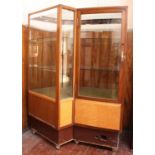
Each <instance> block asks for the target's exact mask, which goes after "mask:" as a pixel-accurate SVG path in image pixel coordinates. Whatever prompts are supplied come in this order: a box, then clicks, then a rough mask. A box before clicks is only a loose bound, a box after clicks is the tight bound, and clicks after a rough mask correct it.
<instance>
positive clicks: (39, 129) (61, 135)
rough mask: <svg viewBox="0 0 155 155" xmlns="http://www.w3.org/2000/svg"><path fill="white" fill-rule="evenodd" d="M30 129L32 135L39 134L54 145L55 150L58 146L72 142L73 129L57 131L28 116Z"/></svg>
mask: <svg viewBox="0 0 155 155" xmlns="http://www.w3.org/2000/svg"><path fill="white" fill-rule="evenodd" d="M29 122H30V128H31V130H32V133H33V134H35V133H36V134H39V135H41V136H42V137H44V138H45V139H47V140H48V141H50V142H51V143H53V144H54V145H55V147H56V148H57V149H60V146H61V145H63V144H66V143H68V142H70V141H72V140H73V127H72V126H71V127H67V128H64V129H60V130H57V129H55V128H52V127H51V126H49V125H47V124H45V123H44V122H41V121H40V120H38V119H36V118H34V117H32V116H29Z"/></svg>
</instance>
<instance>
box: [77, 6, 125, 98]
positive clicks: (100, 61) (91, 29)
mask: <svg viewBox="0 0 155 155" xmlns="http://www.w3.org/2000/svg"><path fill="white" fill-rule="evenodd" d="M123 20H124V15H123V13H122V11H121V10H117V9H114V10H113V9H111V10H108V9H104V8H102V9H101V8H100V9H96V10H95V9H92V10H91V9H88V10H87V9H86V10H85V9H81V10H80V9H79V11H78V21H79V25H78V30H77V53H78V63H77V76H78V79H77V83H78V90H77V92H76V96H77V97H80V98H87V99H89V98H90V99H94V100H112V101H114V100H119V95H120V94H119V90H120V85H121V82H123V81H121V80H120V79H121V70H122V54H124V53H122V51H123V50H122V49H123V47H122V46H123V45H124V36H123V35H124V34H123V33H124V30H123V28H124V21H123Z"/></svg>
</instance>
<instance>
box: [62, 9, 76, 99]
mask: <svg viewBox="0 0 155 155" xmlns="http://www.w3.org/2000/svg"><path fill="white" fill-rule="evenodd" d="M73 33H74V12H73V11H68V10H65V9H62V52H61V67H60V68H61V72H60V74H61V76H60V82H61V83H60V90H61V92H60V95H61V99H64V98H68V97H72V87H73V51H74V48H73V46H74V45H73V37H74V34H73Z"/></svg>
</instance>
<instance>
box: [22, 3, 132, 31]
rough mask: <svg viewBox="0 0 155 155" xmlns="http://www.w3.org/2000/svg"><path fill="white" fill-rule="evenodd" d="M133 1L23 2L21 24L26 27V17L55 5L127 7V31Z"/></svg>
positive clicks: (130, 27) (130, 21)
mask: <svg viewBox="0 0 155 155" xmlns="http://www.w3.org/2000/svg"><path fill="white" fill-rule="evenodd" d="M132 1H133V0H23V18H22V24H23V25H27V15H28V13H30V12H33V11H37V10H40V9H43V8H46V7H50V6H54V5H57V4H64V5H68V6H72V7H76V8H84V7H97V6H100V7H101V6H128V29H132V27H133V24H132V10H133V6H132V4H133V2H132Z"/></svg>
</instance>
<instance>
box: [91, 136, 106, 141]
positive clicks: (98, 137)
mask: <svg viewBox="0 0 155 155" xmlns="http://www.w3.org/2000/svg"><path fill="white" fill-rule="evenodd" d="M94 138H95V139H98V140H100V141H104V142H105V141H107V140H108V138H107V136H105V135H99V136H95V137H94Z"/></svg>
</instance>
